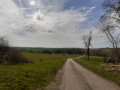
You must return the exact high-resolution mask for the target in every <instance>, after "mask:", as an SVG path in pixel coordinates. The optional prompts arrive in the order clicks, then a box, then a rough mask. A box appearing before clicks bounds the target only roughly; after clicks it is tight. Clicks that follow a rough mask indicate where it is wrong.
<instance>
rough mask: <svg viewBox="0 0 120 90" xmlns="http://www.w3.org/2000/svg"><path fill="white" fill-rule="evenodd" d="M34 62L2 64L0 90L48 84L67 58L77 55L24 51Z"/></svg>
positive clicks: (28, 88) (22, 89)
mask: <svg viewBox="0 0 120 90" xmlns="http://www.w3.org/2000/svg"><path fill="white" fill-rule="evenodd" d="M23 55H24V56H25V57H26V58H28V59H29V60H32V61H33V62H34V63H26V64H16V65H0V90H35V89H36V88H42V87H44V86H46V85H48V83H49V82H51V81H52V80H53V79H54V76H55V74H56V72H57V71H58V70H59V69H60V68H61V67H62V66H63V64H64V63H65V61H66V59H67V58H70V57H76V55H54V54H53V55H48V54H35V53H23Z"/></svg>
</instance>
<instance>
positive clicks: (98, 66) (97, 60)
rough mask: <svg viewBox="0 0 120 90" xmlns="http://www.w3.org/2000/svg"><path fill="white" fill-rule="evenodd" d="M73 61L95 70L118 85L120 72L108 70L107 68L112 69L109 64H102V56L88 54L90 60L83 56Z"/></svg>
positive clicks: (119, 83)
mask: <svg viewBox="0 0 120 90" xmlns="http://www.w3.org/2000/svg"><path fill="white" fill-rule="evenodd" d="M75 61H76V62H78V63H79V64H81V65H82V66H84V67H86V68H88V69H89V70H91V71H92V72H95V73H96V74H98V75H100V76H102V77H104V78H106V79H108V80H111V81H113V82H115V83H116V84H118V85H120V72H119V71H117V72H110V71H109V70H110V69H112V68H111V67H110V65H111V64H104V63H103V58H102V57H97V56H90V60H89V61H88V60H87V57H86V56H85V57H83V58H81V59H75Z"/></svg>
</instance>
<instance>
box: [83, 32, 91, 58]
mask: <svg viewBox="0 0 120 90" xmlns="http://www.w3.org/2000/svg"><path fill="white" fill-rule="evenodd" d="M91 40H92V31H90V32H89V35H84V36H83V41H84V45H85V47H86V48H87V56H88V60H89V56H90V46H91Z"/></svg>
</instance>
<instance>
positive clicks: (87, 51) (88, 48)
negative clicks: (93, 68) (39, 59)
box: [87, 47, 90, 61]
mask: <svg viewBox="0 0 120 90" xmlns="http://www.w3.org/2000/svg"><path fill="white" fill-rule="evenodd" d="M89 51H90V48H89V47H88V49H87V55H88V61H89V55H90V54H89Z"/></svg>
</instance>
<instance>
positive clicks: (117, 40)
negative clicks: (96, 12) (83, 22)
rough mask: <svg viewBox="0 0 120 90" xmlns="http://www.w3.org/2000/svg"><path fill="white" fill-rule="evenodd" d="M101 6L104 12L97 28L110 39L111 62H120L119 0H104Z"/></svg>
mask: <svg viewBox="0 0 120 90" xmlns="http://www.w3.org/2000/svg"><path fill="white" fill-rule="evenodd" d="M102 6H103V9H104V12H105V13H104V14H103V15H102V16H101V17H100V20H99V24H98V28H99V29H100V30H101V32H103V33H104V34H105V35H106V37H107V38H108V40H109V41H110V43H111V45H112V48H113V50H112V52H111V54H112V55H111V58H112V62H115V63H116V64H117V63H118V62H120V50H119V45H120V31H119V29H120V0H105V1H104V2H103V4H102Z"/></svg>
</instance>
